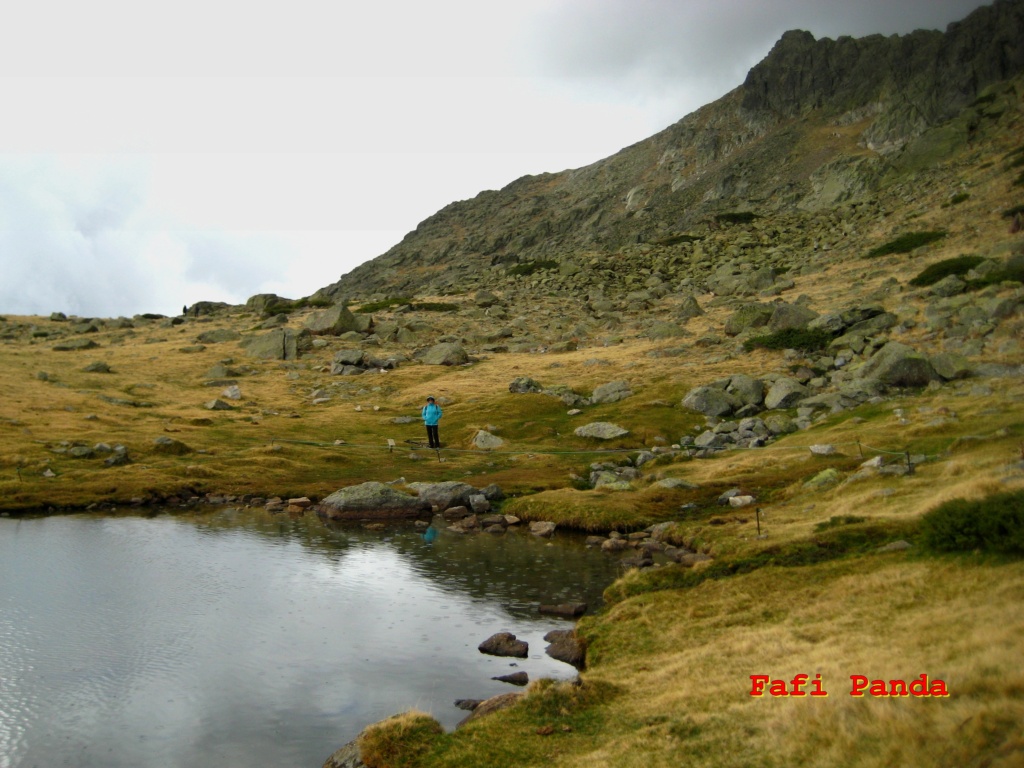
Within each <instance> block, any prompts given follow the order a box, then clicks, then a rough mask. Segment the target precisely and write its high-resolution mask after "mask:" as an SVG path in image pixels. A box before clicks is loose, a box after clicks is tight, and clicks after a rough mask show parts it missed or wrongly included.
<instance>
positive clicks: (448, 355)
mask: <svg viewBox="0 0 1024 768" xmlns="http://www.w3.org/2000/svg"><path fill="white" fill-rule="evenodd" d="M420 361H421V362H423V363H424V364H426V365H464V364H465V363H468V362H469V355H468V354H466V350H465V349H463V348H462V345H461V344H456V343H455V342H442V343H441V344H435V345H434V346H432V347H431V348H430V349H428V350H426V351H425V352H423V353H422V354H421V355H420Z"/></svg>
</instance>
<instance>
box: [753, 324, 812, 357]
mask: <svg viewBox="0 0 1024 768" xmlns="http://www.w3.org/2000/svg"><path fill="white" fill-rule="evenodd" d="M830 341H832V334H831V333H829V332H828V331H823V330H821V329H818V328H816V329H814V330H810V329H807V328H786V329H785V330H782V331H776V332H775V333H770V334H768V335H766V336H755V337H754V338H752V339H747V340H746V341H745V342H743V348H744V349H745V350H747V352H750V351H751V350H754V349H800V350H804V351H807V352H812V351H814V350H818V349H825V347H827V346H828V343H829V342H830Z"/></svg>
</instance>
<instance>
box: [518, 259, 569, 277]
mask: <svg viewBox="0 0 1024 768" xmlns="http://www.w3.org/2000/svg"><path fill="white" fill-rule="evenodd" d="M557 268H558V262H557V261H555V260H554V259H543V260H540V261H524V262H523V263H522V264H516V265H515V266H514V267H512V268H510V269H509V271H508V274H510V275H523V276H526V275H532V274H533V273H534V272H539V271H541V270H542V269H557Z"/></svg>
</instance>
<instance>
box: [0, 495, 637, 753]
mask: <svg viewBox="0 0 1024 768" xmlns="http://www.w3.org/2000/svg"><path fill="white" fill-rule="evenodd" d="M517 528H522V529H524V530H517ZM619 570H620V567H619V565H618V561H617V559H616V558H615V557H610V556H608V555H607V554H605V553H602V552H601V551H600V549H599V548H591V549H588V548H587V547H586V546H585V545H584V537H583V536H582V535H579V534H575V533H568V532H563V531H557V532H556V533H555V534H554V536H553V537H551V538H550V539H542V538H538V537H535V536H532V535H531V534H530V533H529V531H528V530H525V526H517V527H513V528H510V529H509V530H508V532H506V533H505V534H501V535H495V534H488V533H476V534H468V535H466V534H457V533H453V532H450V531H448V530H446V524H445V523H444V521H443V520H442V519H441V518H435V520H434V522H433V524H432V526H431V528H430V529H427V531H426V532H424V531H423V530H422V529H417V528H416V527H414V526H413V524H412V523H411V522H401V523H394V524H388V525H387V526H384V527H383V528H380V529H375V530H371V529H368V528H365V527H363V526H360V525H358V524H335V523H330V522H327V521H324V520H322V519H321V518H319V517H318V516H317V515H315V514H313V513H312V512H307V513H306V514H304V515H298V516H290V515H288V514H271V513H269V512H266V511H264V510H262V509H246V508H234V507H203V508H198V507H196V508H190V509H188V510H177V509H152V508H150V509H135V510H132V511H130V512H118V511H113V512H111V511H107V512H104V513H102V514H100V513H79V514H71V515H56V516H23V517H4V518H0V768H22V767H25V768H29V767H35V766H38V767H39V768H52V767H53V766H76V767H78V768H84V767H86V766H102V767H103V768H120V767H122V766H123V767H124V768H129V767H131V768H146V767H147V766H160V767H161V768H171V767H175V766H180V767H181V768H186V767H189V768H191V767H192V766H197V765H202V766H208V767H214V766H224V767H227V766H239V765H245V766H249V767H251V768H258V767H260V766H266V768H271V767H273V768H281V766H296V767H299V768H301V767H303V766H309V768H317V767H318V766H320V765H321V764H322V763H323V761H324V760H325V759H326V758H327V757H328V756H329V755H330V754H331V753H332V752H333V751H334V750H335V749H337V748H338V747H340V746H341V745H342V744H344V743H346V742H347V741H350V740H351V739H353V738H355V737H356V735H357V734H358V733H359V731H360V730H362V729H363V728H364V727H365V726H366V725H368V724H370V723H373V722H376V721H378V720H382V719H384V718H386V717H388V716H390V715H393V714H396V713H398V712H402V711H405V710H408V709H411V708H417V709H420V710H423V711H426V712H428V713H430V714H432V715H433V716H434V717H436V718H437V719H438V720H439V721H440V722H441V723H442V724H443V725H444V726H445V727H446V728H448V729H451V728H453V727H454V726H455V725H456V724H457V723H458V722H459V721H460V720H461V719H462V718H464V717H465V716H466V715H467V714H468V713H467V712H464V711H462V710H461V709H459V708H457V707H455V705H454V702H455V700H457V699H485V698H488V697H490V696H494V695H497V694H499V693H507V692H510V691H515V690H520V689H517V688H516V687H514V686H512V685H510V684H508V683H503V682H499V681H496V680H492V678H494V677H497V676H501V675H507V674H510V673H512V672H519V671H524V672H527V673H528V675H529V677H530V679H531V680H534V679H538V678H544V677H547V678H555V679H572V678H574V677H575V676H576V670H575V669H574V668H573V667H571V666H569V665H567V664H564V663H562V662H559V661H556V660H554V659H552V658H550V657H548V656H547V655H546V654H545V652H544V649H545V647H546V645H547V644H546V643H545V642H544V640H543V637H544V635H545V634H546V633H547V632H548V631H550V630H552V629H567V628H571V627H572V622H571V621H569V620H566V619H562V618H559V617H555V616H548V615H542V614H540V613H539V612H538V608H539V606H540V605H543V604H555V603H562V602H568V601H576V602H585V603H587V604H588V605H589V606H590V610H595V609H597V608H599V607H600V605H601V593H602V591H603V590H604V588H605V587H607V586H608V585H609V584H610V583H611V582H612V581H613V580H614V579H615V578H616V577H617V576H618V575H619ZM496 632H512V633H513V634H515V635H516V636H517V637H518V638H519V639H520V640H525V641H527V642H528V643H529V645H530V650H529V656H528V658H525V659H512V658H502V657H494V656H487V655H484V654H482V653H480V652H479V651H478V649H477V646H478V645H479V644H480V643H481V642H483V641H484V640H486V639H487V638H488V637H490V636H491V635H492V634H494V633H496Z"/></svg>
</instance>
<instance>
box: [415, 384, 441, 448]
mask: <svg viewBox="0 0 1024 768" xmlns="http://www.w3.org/2000/svg"><path fill="white" fill-rule="evenodd" d="M420 415H422V416H423V423H424V424H425V425H426V426H427V442H428V443H430V447H431V448H440V447H441V438H440V437H438V436H437V422H439V421H440V420H441V416H442V413H441V406H440V405H438V404H437V403H435V402H434V398H433V397H428V398H427V404H426V405H424V406H423V409H422V410H421V411H420Z"/></svg>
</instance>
